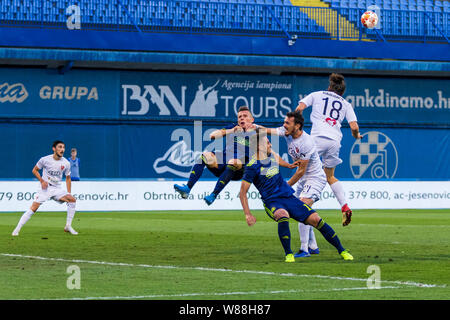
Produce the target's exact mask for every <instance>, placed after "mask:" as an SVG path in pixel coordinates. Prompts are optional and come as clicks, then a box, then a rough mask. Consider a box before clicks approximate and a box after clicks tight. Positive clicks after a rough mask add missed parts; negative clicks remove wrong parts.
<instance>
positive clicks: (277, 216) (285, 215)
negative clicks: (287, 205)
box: [273, 209, 289, 221]
mask: <svg viewBox="0 0 450 320" xmlns="http://www.w3.org/2000/svg"><path fill="white" fill-rule="evenodd" d="M273 217H274V218H275V221H278V220H280V219H282V218H289V213H288V212H287V211H286V210H284V209H278V210H277V211H275V213H274V214H273Z"/></svg>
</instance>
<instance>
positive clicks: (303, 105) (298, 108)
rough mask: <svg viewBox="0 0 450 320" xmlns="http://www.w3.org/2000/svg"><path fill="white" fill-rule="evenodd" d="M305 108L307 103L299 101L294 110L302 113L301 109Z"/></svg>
mask: <svg viewBox="0 0 450 320" xmlns="http://www.w3.org/2000/svg"><path fill="white" fill-rule="evenodd" d="M306 108H307V105H306V104H304V103H303V102H299V103H298V106H297V108H296V109H295V111H296V112H300V113H303V110H305V109H306Z"/></svg>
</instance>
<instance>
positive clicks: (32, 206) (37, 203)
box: [30, 202, 41, 213]
mask: <svg viewBox="0 0 450 320" xmlns="http://www.w3.org/2000/svg"><path fill="white" fill-rule="evenodd" d="M40 206H41V204H40V203H39V202H33V204H32V205H31V207H30V210H31V211H33V213H35V212H36V211H37V209H39V207H40Z"/></svg>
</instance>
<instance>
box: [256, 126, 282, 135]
mask: <svg viewBox="0 0 450 320" xmlns="http://www.w3.org/2000/svg"><path fill="white" fill-rule="evenodd" d="M258 128H259V132H265V133H266V135H279V134H278V130H277V128H266V127H263V126H259V127H258Z"/></svg>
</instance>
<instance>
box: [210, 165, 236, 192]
mask: <svg viewBox="0 0 450 320" xmlns="http://www.w3.org/2000/svg"><path fill="white" fill-rule="evenodd" d="M235 171H236V169H235V168H234V167H233V166H230V165H227V167H226V168H225V170H224V171H223V172H222V174H221V175H220V177H219V180H218V181H217V183H216V186H215V187H214V190H213V193H214V194H215V195H216V196H217V195H218V194H219V193H220V191H222V190H223V188H225V186H226V185H227V184H228V182H230V181H231V178H232V177H233V175H234V172H235Z"/></svg>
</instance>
